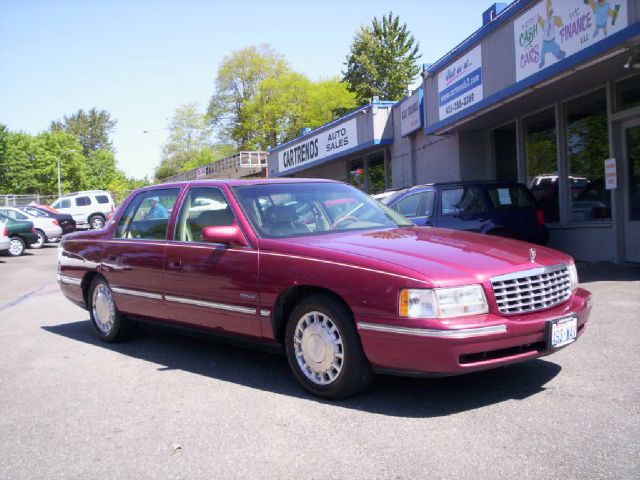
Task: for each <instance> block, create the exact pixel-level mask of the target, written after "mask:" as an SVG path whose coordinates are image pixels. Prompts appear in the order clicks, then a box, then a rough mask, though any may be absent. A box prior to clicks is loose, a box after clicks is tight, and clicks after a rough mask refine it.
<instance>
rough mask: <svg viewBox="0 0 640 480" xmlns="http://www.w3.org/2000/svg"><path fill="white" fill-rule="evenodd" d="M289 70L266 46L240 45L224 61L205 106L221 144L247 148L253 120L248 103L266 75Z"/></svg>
mask: <svg viewBox="0 0 640 480" xmlns="http://www.w3.org/2000/svg"><path fill="white" fill-rule="evenodd" d="M288 71H290V68H289V66H288V65H287V63H286V61H285V60H284V59H283V58H282V56H281V55H280V54H278V53H276V52H275V51H274V50H273V49H271V47H269V46H268V45H260V46H251V47H247V48H243V49H242V50H238V51H235V52H233V53H232V54H231V55H230V56H228V57H226V58H225V59H224V60H223V62H222V64H221V65H220V68H219V69H218V74H217V76H216V81H215V93H214V94H213V96H212V97H211V101H210V102H209V108H208V114H209V118H210V120H211V123H212V125H213V126H214V127H215V128H216V129H217V131H218V137H219V138H220V139H221V141H222V143H234V144H235V145H236V146H237V148H238V149H239V150H247V149H248V148H249V145H250V143H251V136H252V131H251V130H250V127H251V126H252V125H253V124H254V122H253V121H251V119H250V118H249V114H250V113H249V112H248V111H247V108H246V106H247V104H249V103H250V102H252V101H253V100H254V99H255V96H256V95H257V94H258V91H259V88H260V84H261V82H262V81H263V80H264V79H265V78H267V77H277V76H279V75H281V74H284V73H286V72H288Z"/></svg>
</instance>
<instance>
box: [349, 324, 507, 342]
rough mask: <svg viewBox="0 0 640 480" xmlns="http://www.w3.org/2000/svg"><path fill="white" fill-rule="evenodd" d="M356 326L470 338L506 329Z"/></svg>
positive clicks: (393, 331) (502, 331) (396, 331)
mask: <svg viewBox="0 0 640 480" xmlns="http://www.w3.org/2000/svg"><path fill="white" fill-rule="evenodd" d="M358 327H359V328H361V329H362V330H373V331H376V332H385V333H399V334H402V335H416V336H418V337H434V338H472V337H480V336H483V335H493V334H496V333H504V332H506V331H507V326H506V325H492V326H490V327H478V328H462V329H460V330H437V329H434V328H411V327H395V326H392V325H384V324H379V323H364V322H360V323H358Z"/></svg>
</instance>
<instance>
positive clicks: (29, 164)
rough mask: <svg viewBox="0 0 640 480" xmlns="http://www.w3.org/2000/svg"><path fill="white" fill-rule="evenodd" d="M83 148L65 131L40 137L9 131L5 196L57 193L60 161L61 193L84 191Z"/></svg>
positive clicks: (40, 135) (5, 165)
mask: <svg viewBox="0 0 640 480" xmlns="http://www.w3.org/2000/svg"><path fill="white" fill-rule="evenodd" d="M81 151H82V146H81V145H80V143H79V142H78V140H77V138H76V137H74V136H73V135H69V134H67V133H64V132H43V133H40V134H39V135H35V136H34V135H29V134H26V133H14V132H9V133H8V135H7V143H6V154H5V159H6V161H5V162H4V165H3V167H4V175H3V177H4V178H3V185H2V192H3V193H15V194H29V193H40V194H43V195H52V194H55V193H57V191H58V174H57V168H58V167H57V166H58V159H60V166H61V178H62V190H63V191H73V190H82V189H84V188H85V186H86V177H85V165H84V157H83V156H82V153H81Z"/></svg>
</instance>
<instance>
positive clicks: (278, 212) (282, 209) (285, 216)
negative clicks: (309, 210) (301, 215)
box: [264, 205, 298, 223]
mask: <svg viewBox="0 0 640 480" xmlns="http://www.w3.org/2000/svg"><path fill="white" fill-rule="evenodd" d="M296 218H298V215H297V214H296V209H295V208H294V207H292V206H291V205H273V206H271V207H269V208H267V210H266V211H265V212H264V219H265V222H266V223H291V222H293V221H294V220H295V219H296Z"/></svg>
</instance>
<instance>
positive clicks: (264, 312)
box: [260, 310, 271, 317]
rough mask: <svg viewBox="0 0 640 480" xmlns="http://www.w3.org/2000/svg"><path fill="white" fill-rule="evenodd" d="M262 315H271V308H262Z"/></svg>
mask: <svg viewBox="0 0 640 480" xmlns="http://www.w3.org/2000/svg"><path fill="white" fill-rule="evenodd" d="M260 315H262V316H263V317H268V316H269V315H271V310H260Z"/></svg>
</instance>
